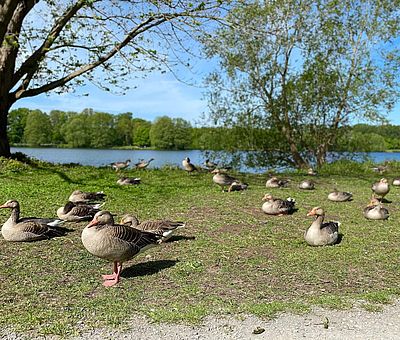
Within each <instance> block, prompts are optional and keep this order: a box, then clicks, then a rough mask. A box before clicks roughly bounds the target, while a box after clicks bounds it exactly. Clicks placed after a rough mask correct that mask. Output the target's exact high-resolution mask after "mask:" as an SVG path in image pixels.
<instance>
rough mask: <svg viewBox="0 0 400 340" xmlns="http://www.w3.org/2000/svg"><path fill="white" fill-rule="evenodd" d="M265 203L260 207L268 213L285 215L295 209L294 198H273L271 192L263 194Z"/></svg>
mask: <svg viewBox="0 0 400 340" xmlns="http://www.w3.org/2000/svg"><path fill="white" fill-rule="evenodd" d="M263 201H265V203H264V204H263V205H262V207H261V209H262V210H263V211H264V212H265V213H266V214H268V215H278V216H281V215H287V214H291V213H293V212H294V211H295V204H296V201H295V199H293V198H291V197H289V198H288V199H286V200H283V199H280V198H275V197H273V196H272V195H271V194H265V196H264V197H263Z"/></svg>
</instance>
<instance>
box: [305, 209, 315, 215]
mask: <svg viewBox="0 0 400 340" xmlns="http://www.w3.org/2000/svg"><path fill="white" fill-rule="evenodd" d="M307 216H315V211H314V210H311V211H309V212H308V213H307Z"/></svg>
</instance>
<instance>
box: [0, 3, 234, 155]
mask: <svg viewBox="0 0 400 340" xmlns="http://www.w3.org/2000/svg"><path fill="white" fill-rule="evenodd" d="M222 3H224V4H226V3H228V1H225V2H222V1H220V0H205V1H203V0H201V1H200V0H193V1H181V0H171V1H144V0H138V1H111V0H70V1H62V0H41V1H40V0H13V1H11V0H6V1H2V4H1V6H0V156H6V157H8V156H10V147H9V142H8V138H7V117H8V112H9V110H10V108H11V106H12V105H13V104H14V103H15V102H16V101H18V100H20V99H22V98H28V97H33V96H36V95H39V94H41V93H46V92H49V91H55V92H65V91H72V90H73V89H74V88H75V87H76V86H78V85H81V84H83V83H84V82H86V81H90V82H94V83H96V84H97V85H98V86H99V87H101V88H103V89H104V90H111V89H113V88H120V89H121V91H122V92H123V91H125V89H126V84H125V83H124V81H125V80H126V79H127V77H128V76H129V77H130V76H132V74H136V75H137V74H138V72H141V71H143V74H147V73H148V71H151V70H154V69H160V68H161V69H167V68H168V67H171V66H173V65H174V63H175V62H176V61H177V60H178V61H179V60H181V58H175V60H174V58H173V56H176V55H180V53H179V52H182V51H184V50H185V49H186V48H187V47H185V46H187V38H188V37H196V36H198V35H200V32H201V29H203V28H205V27H206V25H203V24H204V23H205V22H208V21H209V19H210V18H211V19H214V18H217V19H218V18H219V16H220V13H221V5H222ZM209 27H212V25H209ZM174 52H175V53H174ZM164 66H165V67H164ZM75 122H77V120H75ZM67 130H68V129H67ZM70 132H72V131H70ZM70 142H72V141H70Z"/></svg>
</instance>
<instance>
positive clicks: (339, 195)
mask: <svg viewBox="0 0 400 340" xmlns="http://www.w3.org/2000/svg"><path fill="white" fill-rule="evenodd" d="M352 198H353V194H352V193H351V192H346V191H337V189H336V188H335V189H334V190H333V191H332V192H331V193H329V194H328V200H330V201H333V202H345V201H350V200H351V199H352Z"/></svg>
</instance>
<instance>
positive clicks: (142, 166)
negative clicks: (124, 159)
mask: <svg viewBox="0 0 400 340" xmlns="http://www.w3.org/2000/svg"><path fill="white" fill-rule="evenodd" d="M152 161H154V158H150V159H149V160H148V161H145V160H144V159H141V160H140V161H139V162H138V163H136V164H135V167H136V169H146V168H147V167H148V166H149V165H150V163H151V162H152Z"/></svg>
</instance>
